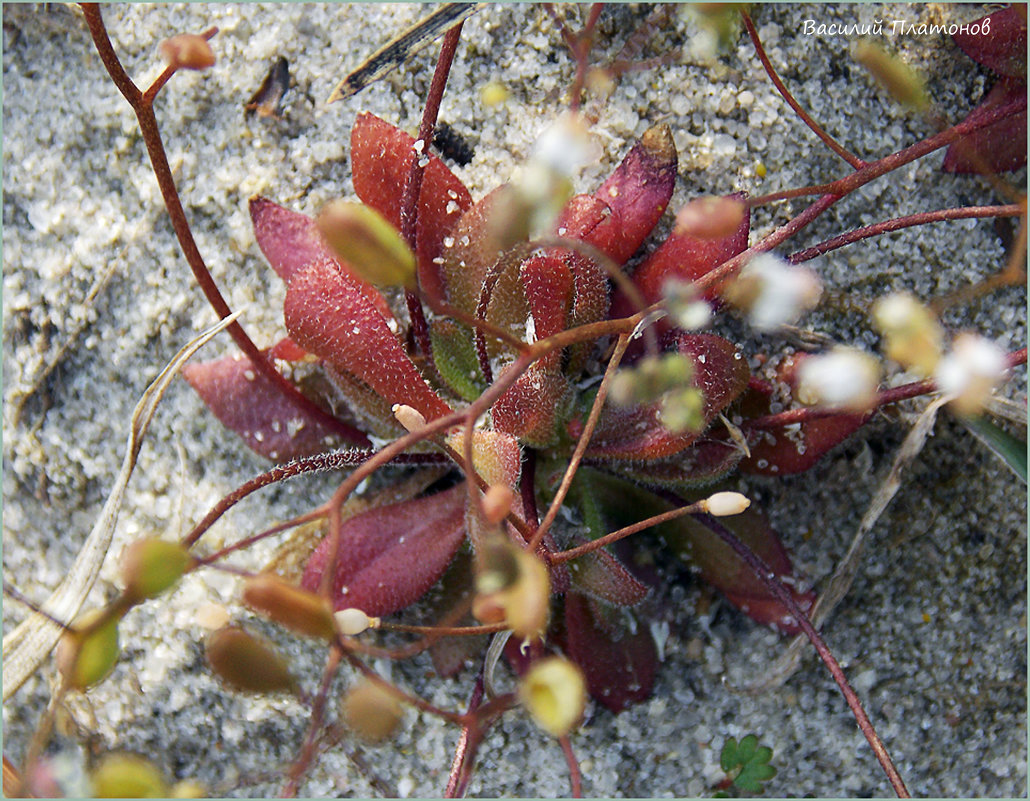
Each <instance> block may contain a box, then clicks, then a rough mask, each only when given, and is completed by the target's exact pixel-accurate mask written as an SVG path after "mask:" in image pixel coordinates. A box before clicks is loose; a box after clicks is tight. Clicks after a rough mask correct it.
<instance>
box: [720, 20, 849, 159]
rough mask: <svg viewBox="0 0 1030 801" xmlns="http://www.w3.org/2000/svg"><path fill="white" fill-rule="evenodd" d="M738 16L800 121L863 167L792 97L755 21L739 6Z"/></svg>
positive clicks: (776, 84) (769, 72) (767, 71)
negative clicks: (770, 56) (767, 52)
mask: <svg viewBox="0 0 1030 801" xmlns="http://www.w3.org/2000/svg"><path fill="white" fill-rule="evenodd" d="M740 16H741V18H742V19H743V20H744V27H745V28H747V32H748V36H750V37H751V42H752V43H753V44H754V46H755V52H756V53H757V54H758V58H759V59H760V60H761V62H762V66H763V67H764V68H765V73H766V75H768V76H769V80H771V81H772V82H773V86H775V87H776V91H778V92H779V93H780V95H781V96H782V97H783V99H784V100H786V101H787V105H789V106H790V107H791V108H792V109H794V113H795V114H797V115H798V116H799V117H800V118H801V121H802V122H803V123H805V125H807V126H808V127H809V128H811V129H812V132H813V133H815V135H816V136H818V137H819V138H820V139H822V140H823V143H824V144H825V145H826V146H827V147H828V148H830V150H832V151H833V152H834V153H836V154H837V155H838V156H840V157H841V158H842V159H844V161H846V162H847V163H848V164H850V165H851V166H852V167H854V168H855V169H856V170H858V169H861V168H862V167H864V166H865V165H866V162H864V161H862V159H860V158H859V157H858V156H855V155H853V154H852V153H850V152H848V151H847V150H845V149H844V147H843V146H842V145H840V144H838V142H837V140H836V139H834V138H833V137H832V136H830V135H829V134H828V133H826V131H825V130H823V128H822V126H820V125H819V124H818V123H817V122H816V121H815V120H813V119H812V118H811V117H810V116H809V115H808V112H807V111H805V110H804V109H803V108H802V107H801V104H800V103H798V101H797V100H795V99H794V96H793V95H792V94H791V93H790V91H789V90H788V89H787V87H786V85H785V84H784V83H783V81H781V80H780V76H779V75H777V74H776V70H775V68H774V67H773V65H772V62H771V61H770V60H769V56H767V55H766V52H765V48H764V47H763V46H762V41H761V39H759V38H758V31H757V30H756V29H755V23H754V22H752V21H751V15H750V14H748V13H747V11H746V10H744V9H743V8H741V9H740Z"/></svg>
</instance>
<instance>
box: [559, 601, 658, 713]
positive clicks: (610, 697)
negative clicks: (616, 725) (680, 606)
mask: <svg viewBox="0 0 1030 801" xmlns="http://www.w3.org/2000/svg"><path fill="white" fill-rule="evenodd" d="M623 614H624V613H623V612H622V611H621V610H608V609H604V608H603V607H602V606H601V605H600V604H599V603H597V602H596V601H592V600H590V599H589V598H586V597H585V596H583V595H580V594H578V593H575V592H572V593H569V594H568V595H566V596H565V636H566V651H567V653H568V655H569V658H570V659H572V661H573V662H575V663H576V664H577V665H579V667H580V669H581V670H582V671H583V675H584V677H585V678H586V682H587V689H588V690H589V691H590V694H591V695H592V696H593V697H594V698H595V699H596V700H597V701H598V702H599V703H601V704H603V705H604V706H606V707H607V708H608V709H610V710H611V711H612V712H621V711H622V710H623V709H625V708H626V707H628V706H631V705H633V704H636V703H639V702H641V701H644V700H646V699H647V698H648V697H649V696H650V695H651V689H652V688H653V687H654V678H655V673H656V672H657V669H658V653H657V651H656V650H655V645H654V640H653V639H652V637H651V632H650V631H649V630H648V629H647V628H646V627H645V626H644V625H643V624H641V625H638V626H637V628H636V631H635V632H633V633H630V631H629V630H628V629H627V628H626V627H625V625H624V624H623V623H622V620H621V618H622V615H623Z"/></svg>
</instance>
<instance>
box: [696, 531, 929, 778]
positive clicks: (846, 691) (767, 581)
mask: <svg viewBox="0 0 1030 801" xmlns="http://www.w3.org/2000/svg"><path fill="white" fill-rule="evenodd" d="M695 517H696V518H697V520H698V521H699V522H700V523H702V524H704V525H705V527H707V528H708V529H709V530H710V531H712V532H713V533H714V534H716V535H718V537H719V538H720V539H721V540H722V541H723V542H725V543H726V544H727V545H729V546H730V547H731V548H732V549H733V552H734V553H736V554H737V556H739V557H740V558H741V559H743V560H744V562H745V563H746V564H747V566H748V567H749V568H750V569H751V572H752V573H753V574H754V575H755V576H756V577H757V578H758V579H759V581H761V582H762V583H763V584H764V585H765V586H766V588H767V589H768V590H769V592H770V593H772V595H773V596H774V597H775V598H776V600H777V601H779V602H780V603H781V604H783V605H784V606H785V607H786V609H787V611H788V612H789V613H790V614H791V615H793V616H794V619H795V620H797V622H798V625H799V626H800V627H801V629H802V631H804V632H805V634H806V635H807V636H808V639H809V640H810V641H811V643H812V645H813V646H814V647H815V650H816V652H817V653H818V654H819V658H820V659H822V660H823V663H824V664H825V665H826V667H827V668H828V669H829V671H830V674H831V675H832V676H833V679H834V681H836V682H837V686H839V687H840V690H841V693H843V695H844V700H845V701H847V703H848V706H849V707H851V712H852V713H853V714H854V716H855V720H856V721H857V722H858V727H859V728H860V729H861V730H862V734H864V735H865V738H866V740H867V741H868V742H869V745H870V747H872V749H873V753H874V754H875V755H876V759H877V760H878V761H879V763H880V766H881V767H882V768H883V771H884V773H886V774H887V780H888V781H889V782H890V783H891V787H893V788H894V792H895V793H896V794H897V796H898V798H910V797H911V796H910V795H909V793H908V789H907V788H906V787H905V782H904V781H903V780H902V778H901V774H899V773H898V771H897V768H895V767H894V763H893V762H892V761H891V758H890V754H888V753H887V749H886V748H885V747H884V745H883V742H882V741H881V740H880V737H879V735H877V733H876V729H874V728H873V724H872V722H871V721H870V720H869V716H868V715H867V714H866V712H865V709H863V708H862V702H861V701H860V700H859V698H858V696H857V695H856V694H855V691H854V690H853V689H852V688H851V685H850V684H849V683H848V679H847V677H846V676H845V675H844V671H843V670H842V669H841V666H840V664H839V663H838V662H837V660H836V658H835V657H834V656H833V653H832V652H831V651H830V649H829V647H828V646H827V645H826V642H825V641H824V640H823V638H822V636H820V634H819V632H818V631H816V630H815V626H813V625H812V621H810V620H809V619H808V616H807V615H806V614H805V613H804V611H803V610H802V609H801V607H800V606H798V604H797V602H796V601H795V600H794V597H793V596H792V595H791V594H790V591H789V590H788V589H787V587H786V586H785V585H784V584H783V582H782V581H781V580H780V579H779V578H777V577H776V574H775V573H774V572H773V570H772V568H770V567H769V566H768V565H767V564H766V563H765V562H764V561H763V560H762V559H761V557H759V556H758V555H757V554H756V553H755V552H754V551H752V550H751V549H750V548H748V547H747V545H745V544H744V543H743V542H741V541H740V540H739V539H737V537H736V535H734V534H733V533H732V532H731V531H730V530H729V529H727V528H726V527H725V526H724V525H722V523H720V522H719V521H718V520H716V519H715V518H714V517H712V516H711V515H707V514H699V515H695Z"/></svg>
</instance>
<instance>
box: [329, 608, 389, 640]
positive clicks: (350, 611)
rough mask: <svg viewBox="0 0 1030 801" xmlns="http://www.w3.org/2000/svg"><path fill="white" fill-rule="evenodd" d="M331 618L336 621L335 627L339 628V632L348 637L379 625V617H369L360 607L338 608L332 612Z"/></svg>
mask: <svg viewBox="0 0 1030 801" xmlns="http://www.w3.org/2000/svg"><path fill="white" fill-rule="evenodd" d="M333 620H335V621H336V627H337V628H338V629H339V631H340V634H345V635H347V636H348V637H354V636H357V635H358V634H361V633H362V632H364V631H368V630H369V629H374V628H376V627H378V626H379V618H377V617H369V616H368V615H366V614H365V613H364V612H362V611H361V610H360V609H355V608H354V607H348V608H347V609H340V610H339V611H337V612H335V613H333Z"/></svg>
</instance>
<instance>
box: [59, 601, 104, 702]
mask: <svg viewBox="0 0 1030 801" xmlns="http://www.w3.org/2000/svg"><path fill="white" fill-rule="evenodd" d="M104 614H105V613H104V611H103V610H100V609H92V610H90V611H89V612H86V613H85V614H83V615H81V616H80V617H79V618H78V620H76V622H75V623H74V624H73V625H72V628H71V629H69V630H68V631H66V632H65V633H64V634H63V635H62V636H61V639H60V641H59V642H58V643H57V654H56V659H57V669H58V670H59V671H60V673H61V675H62V676H63V677H64V679H65V681H66V682H68V686H70V687H73V688H75V689H77V690H84V689H86V688H87V687H90V686H92V685H94V684H96V683H97V682H98V681H100V680H101V679H103V678H104V677H105V676H107V674H108V673H110V672H111V671H112V670H113V669H114V666H115V664H116V663H117V662H118V620H119V618H118V617H115V616H112V617H111V618H110V619H108V620H107V621H106V622H103V623H100V625H99V626H98V625H96V624H97V622H98V621H100V620H102V619H103V617H104Z"/></svg>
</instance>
